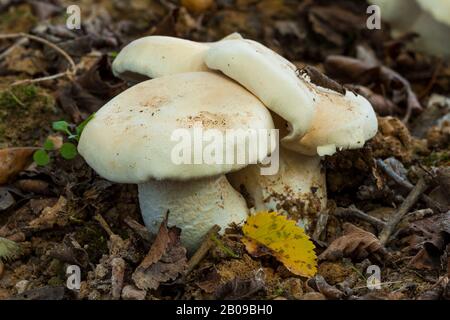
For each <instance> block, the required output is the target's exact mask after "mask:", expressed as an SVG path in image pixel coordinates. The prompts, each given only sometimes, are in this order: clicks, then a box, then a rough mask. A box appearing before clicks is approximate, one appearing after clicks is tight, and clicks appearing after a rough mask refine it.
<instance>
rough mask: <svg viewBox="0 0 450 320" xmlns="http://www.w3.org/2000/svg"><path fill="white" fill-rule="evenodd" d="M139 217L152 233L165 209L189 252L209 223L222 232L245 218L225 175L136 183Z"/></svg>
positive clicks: (240, 199)
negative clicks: (188, 179) (140, 216)
mask: <svg viewBox="0 0 450 320" xmlns="http://www.w3.org/2000/svg"><path fill="white" fill-rule="evenodd" d="M138 188H139V203H140V207H141V213H142V217H143V219H144V223H145V225H146V226H147V229H148V230H149V231H150V233H153V234H156V233H157V232H158V228H159V225H160V224H161V222H162V220H163V219H164V217H165V214H166V213H167V212H168V211H169V219H168V225H172V226H173V225H175V226H177V227H179V228H181V229H182V232H181V242H182V244H183V245H184V246H185V247H186V248H187V249H188V250H189V251H190V252H192V251H193V250H195V248H197V247H198V246H199V244H200V243H201V241H202V239H203V237H204V236H205V234H206V233H207V232H208V231H209V229H211V227H212V226H214V225H218V226H219V227H221V229H222V231H223V230H224V229H225V228H226V227H227V226H228V225H229V224H230V223H233V222H234V223H237V224H238V223H241V222H243V221H244V220H245V219H246V218H247V214H248V209H247V206H246V204H245V200H244V198H243V197H242V196H241V195H240V194H239V193H238V192H236V190H234V189H233V187H232V186H231V185H230V183H229V182H228V180H227V178H226V177H225V175H220V176H215V177H210V178H203V179H197V180H190V181H170V180H164V181H158V180H150V181H149V182H146V183H141V184H139V185H138Z"/></svg>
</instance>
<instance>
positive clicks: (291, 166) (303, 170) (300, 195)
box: [227, 148, 327, 229]
mask: <svg viewBox="0 0 450 320" xmlns="http://www.w3.org/2000/svg"><path fill="white" fill-rule="evenodd" d="M279 158H280V163H279V169H278V173H277V174H276V175H261V174H259V172H260V170H261V169H260V166H261V165H249V166H247V167H245V168H244V169H241V170H239V171H236V172H232V173H229V174H228V175H227V177H228V180H229V181H230V183H231V185H232V186H233V187H234V188H235V189H236V190H238V191H240V192H241V194H243V195H244V198H246V200H247V204H248V206H249V207H250V208H252V209H253V210H254V211H265V210H269V211H277V212H280V213H285V214H288V215H289V216H290V217H291V218H293V219H294V220H296V221H298V223H299V224H300V225H301V226H302V227H304V228H305V229H308V228H309V227H310V224H311V221H313V218H314V217H315V216H316V214H317V212H320V211H321V210H322V209H324V208H325V207H326V201H327V194H326V183H325V174H324V170H323V169H322V168H321V163H320V158H319V157H310V156H304V155H301V154H298V153H295V152H293V151H290V150H288V149H286V148H281V150H280V157H279Z"/></svg>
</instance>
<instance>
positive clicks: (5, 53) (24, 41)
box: [0, 38, 28, 60]
mask: <svg viewBox="0 0 450 320" xmlns="http://www.w3.org/2000/svg"><path fill="white" fill-rule="evenodd" d="M27 42H28V39H26V38H22V39H19V40H17V41H16V42H15V43H14V44H13V45H12V46H10V47H9V48H8V49H6V50H5V51H3V52H2V53H1V54H0V60H2V59H3V58H4V57H6V56H7V55H8V54H10V53H11V52H12V51H13V50H14V49H15V48H17V47H18V46H21V45H22V44H25V43H27Z"/></svg>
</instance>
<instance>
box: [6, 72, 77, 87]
mask: <svg viewBox="0 0 450 320" xmlns="http://www.w3.org/2000/svg"><path fill="white" fill-rule="evenodd" d="M66 76H68V73H67V71H65V72H60V73H57V74H54V75H51V76H47V77H41V78H35V79H25V80H19V81H16V82H13V83H12V84H11V86H18V85H21V84H30V83H36V82H42V81H48V80H55V79H58V78H62V77H66Z"/></svg>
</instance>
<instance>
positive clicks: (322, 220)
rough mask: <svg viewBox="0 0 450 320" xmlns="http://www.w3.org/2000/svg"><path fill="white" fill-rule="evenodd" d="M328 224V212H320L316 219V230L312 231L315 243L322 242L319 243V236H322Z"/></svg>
mask: <svg viewBox="0 0 450 320" xmlns="http://www.w3.org/2000/svg"><path fill="white" fill-rule="evenodd" d="M327 223H328V210H325V211H322V212H320V214H319V217H318V218H317V223H316V228H315V229H314V232H313V235H312V238H313V239H314V240H315V241H316V242H322V241H320V235H321V234H322V232H323V230H325V228H326V226H327Z"/></svg>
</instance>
